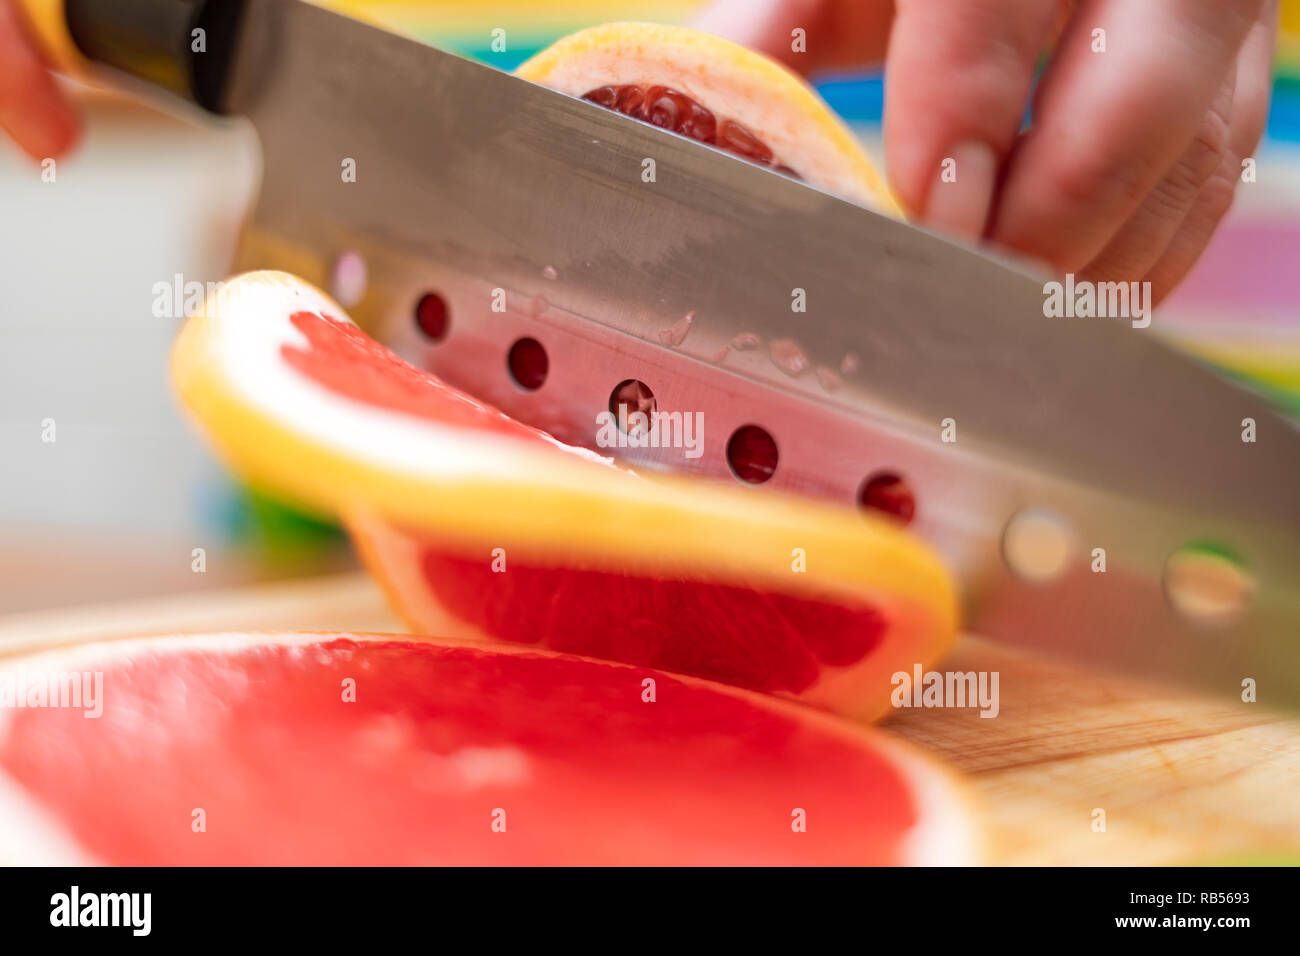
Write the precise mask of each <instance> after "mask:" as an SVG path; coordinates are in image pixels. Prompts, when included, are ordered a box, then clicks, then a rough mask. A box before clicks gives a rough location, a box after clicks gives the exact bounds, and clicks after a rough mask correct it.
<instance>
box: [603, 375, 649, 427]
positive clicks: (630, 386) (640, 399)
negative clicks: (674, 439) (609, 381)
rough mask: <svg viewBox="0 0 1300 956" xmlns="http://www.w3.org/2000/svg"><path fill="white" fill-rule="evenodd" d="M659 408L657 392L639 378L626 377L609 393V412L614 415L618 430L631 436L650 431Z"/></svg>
mask: <svg viewBox="0 0 1300 956" xmlns="http://www.w3.org/2000/svg"><path fill="white" fill-rule="evenodd" d="M657 409H658V402H657V401H656V400H655V393H654V392H652V391H651V390H650V386H649V385H647V384H646V383H645V382H642V381H639V380H638V379H635V378H628V379H624V380H623V381H621V382H619V383H618V384H617V385H616V386H614V391H612V392H610V393H609V413H610V414H611V415H613V416H614V421H615V422H616V423H617V424H618V430H619V431H621V432H623V433H624V434H625V435H628V436H630V437H633V438H636V437H639V436H641V435H642V434H645V433H647V432H649V430H650V426H651V425H652V424H653V421H654V415H655V411H656V410H657Z"/></svg>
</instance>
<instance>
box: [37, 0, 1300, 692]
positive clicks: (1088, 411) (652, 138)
mask: <svg viewBox="0 0 1300 956" xmlns="http://www.w3.org/2000/svg"><path fill="white" fill-rule="evenodd" d="M24 5H25V7H26V8H27V10H28V12H29V14H31V15H32V19H33V22H35V23H37V24H38V25H39V27H40V29H41V33H42V36H43V37H44V38H45V40H46V43H47V45H48V46H49V48H50V49H51V50H52V51H61V53H60V54H59V55H60V56H61V57H62V61H63V62H65V63H66V62H69V60H70V59H72V58H74V57H79V58H85V59H89V60H93V61H97V62H98V63H100V64H103V65H107V66H109V67H111V68H114V69H116V70H118V71H124V72H126V73H129V74H132V75H134V76H136V77H139V78H143V79H146V80H148V81H149V82H151V83H152V84H154V85H157V86H160V87H162V88H164V89H166V90H169V91H171V92H172V93H173V94H176V95H179V96H182V97H184V98H186V99H188V100H190V101H192V102H194V103H197V104H198V105H199V106H201V107H203V108H204V109H207V110H209V111H213V112H217V113H223V114H234V115H239V116H242V117H245V118H246V119H247V120H248V121H251V123H252V125H253V127H254V128H255V130H256V132H257V135H258V137H259V139H260V141H261V147H262V153H263V171H262V182H261V188H260V192H259V196H258V199H257V201H256V203H255V207H254V209H253V210H252V213H251V216H250V217H249V220H248V222H247V225H246V227H245V229H244V233H243V236H242V239H241V242H240V248H239V251H238V254H237V263H236V265H237V267H238V268H240V269H243V268H283V269H286V270H288V271H292V272H296V273H298V274H300V275H302V276H303V277H304V278H307V279H309V280H310V281H313V282H316V283H317V284H320V285H322V286H323V287H326V288H331V287H333V288H335V289H336V291H338V290H339V287H340V283H341V282H342V280H341V275H342V274H343V272H344V271H346V270H345V267H346V268H347V269H350V270H351V271H352V273H353V280H352V282H353V284H355V271H356V268H357V266H358V264H363V265H364V272H365V275H366V278H367V282H366V286H365V290H364V292H360V291H359V290H354V293H355V294H352V295H351V296H350V297H351V298H352V299H354V300H358V301H355V302H354V304H353V307H352V313H353V315H354V316H355V317H356V318H357V319H358V321H359V322H360V323H361V324H362V325H363V326H366V327H367V328H369V329H370V331H372V333H374V334H376V335H377V336H378V337H380V338H381V339H382V340H384V341H385V342H387V343H388V344H390V345H391V346H392V347H394V348H395V349H396V350H397V351H398V352H399V353H401V354H402V355H403V356H404V357H406V358H407V359H409V360H410V361H412V362H414V363H416V364H418V365H421V366H423V367H426V368H429V369H431V370H433V371H434V372H436V373H437V374H438V375H440V376H441V377H443V378H444V379H446V380H447V381H449V382H451V383H452V384H453V385H456V386H458V387H461V388H463V389H465V390H467V391H469V392H471V393H473V394H475V395H476V396H478V397H480V398H482V399H485V400H487V401H490V402H492V403H494V404H496V405H497V406H499V407H500V408H502V409H503V410H505V411H506V412H508V413H510V414H511V415H513V416H515V417H516V418H519V419H521V420H523V421H525V422H528V423H530V424H534V425H537V426H540V427H543V428H546V429H548V430H550V431H551V432H552V433H553V434H555V435H556V436H557V437H559V438H561V439H563V440H565V441H569V442H573V443H577V444H584V445H591V444H593V441H594V435H595V432H596V422H597V418H596V416H597V414H598V413H599V412H601V411H604V410H606V409H608V408H610V407H611V403H612V401H613V400H614V396H615V395H616V393H617V390H618V389H619V387H620V385H622V384H624V383H627V382H629V381H630V382H635V383H639V385H640V387H642V388H644V389H645V390H647V391H651V392H653V395H654V399H655V401H656V403H657V407H658V409H659V410H660V411H671V410H681V411H690V412H702V413H703V416H704V421H705V422H706V424H707V435H706V443H705V452H704V454H703V455H701V456H700V457H699V458H697V459H687V458H684V457H683V456H682V455H681V454H680V450H678V451H674V450H672V449H655V448H644V449H626V450H624V452H623V457H625V458H626V459H628V460H629V461H632V462H634V463H635V464H637V465H638V466H639V467H644V468H654V467H663V468H674V469H677V470H688V471H696V472H699V473H701V474H704V475H708V476H711V477H713V478H716V479H719V480H728V481H735V480H736V479H735V478H734V477H733V475H732V462H731V461H730V460H729V458H728V446H729V444H730V442H729V441H728V438H729V436H731V435H733V434H734V433H735V432H736V430H737V429H739V428H741V427H744V426H747V425H757V426H759V427H760V428H761V429H763V430H764V431H765V432H766V433H767V434H768V435H769V436H770V437H771V438H772V439H773V440H774V443H775V447H776V449H777V451H778V458H777V462H776V466H775V468H774V470H773V472H772V475H771V479H770V480H769V481H766V482H765V483H764V484H763V485H762V486H761V488H756V489H753V493H764V492H765V491H766V490H768V489H775V490H779V491H785V492H793V493H800V494H811V495H815V496H818V497H821V498H826V499H829V500H832V501H837V502H842V503H843V504H845V505H846V506H852V505H854V504H855V503H856V502H857V500H858V497H859V494H860V492H861V489H862V488H863V484H864V481H868V480H869V479H870V478H871V477H872V476H878V475H881V474H884V475H887V476H889V477H890V478H891V479H892V478H898V479H900V480H901V481H903V482H905V483H906V487H907V488H908V489H909V490H910V492H911V494H912V495H913V496H914V500H915V509H916V517H915V521H914V522H913V527H914V529H915V530H916V531H917V532H919V533H920V534H921V535H923V536H924V537H926V538H927V539H929V540H930V541H931V542H932V543H933V544H934V545H935V546H937V547H938V548H939V550H940V551H942V553H943V554H944V555H945V556H946V558H947V560H948V562H949V564H950V566H951V567H952V568H953V569H954V570H955V571H956V573H957V574H958V575H959V577H960V579H961V580H962V583H963V593H964V604H965V612H966V623H967V626H968V628H969V629H970V630H971V631H973V632H975V633H979V634H982V635H986V636H989V637H993V638H996V639H999V640H1002V641H1005V642H1008V643H1011V644H1014V645H1019V646H1022V647H1026V648H1030V649H1034V650H1041V651H1046V652H1050V653H1054V654H1058V655H1063V656H1065V657H1068V658H1071V659H1074V660H1078V661H1081V662H1084V663H1087V664H1091V665H1100V666H1103V667H1108V668H1113V669H1117V670H1119V671H1122V672H1124V673H1128V674H1131V675H1136V676H1139V677H1143V678H1152V679H1158V680H1165V681H1174V682H1178V683H1182V684H1187V685H1194V686H1198V687H1203V688H1208V689H1211V690H1214V691H1217V692H1219V693H1221V694H1231V695H1234V696H1241V697H1243V699H1246V697H1248V696H1250V695H1246V694H1245V693H1244V691H1243V688H1246V687H1250V688H1253V691H1252V693H1253V695H1254V696H1255V697H1256V698H1257V699H1258V700H1259V701H1260V702H1262V703H1265V704H1268V705H1283V706H1290V707H1300V646H1298V645H1300V587H1298V583H1300V432H1298V431H1297V429H1296V427H1295V425H1294V424H1293V423H1291V422H1290V421H1289V420H1287V419H1286V418H1284V417H1283V416H1281V415H1280V414H1278V413H1277V412H1275V411H1274V410H1273V409H1272V408H1271V407H1270V406H1269V405H1267V404H1266V403H1265V402H1264V401H1263V400H1262V399H1261V398H1259V397H1258V396H1256V395H1255V394H1253V393H1252V392H1249V391H1247V390H1245V389H1243V388H1241V387H1239V386H1237V385H1235V384H1232V383H1229V382H1228V381H1226V380H1224V379H1222V378H1220V377H1219V376H1218V375H1216V374H1215V373H1214V372H1213V371H1211V370H1210V369H1209V368H1207V367H1205V366H1202V365H1200V364H1197V363H1196V362H1194V361H1192V360H1191V359H1189V358H1187V357H1184V356H1183V355H1181V354H1179V353H1177V352H1175V351H1174V350H1172V349H1171V348H1169V347H1167V346H1166V345H1164V344H1163V343H1162V342H1161V341H1160V339H1159V338H1158V337H1157V335H1156V334H1153V332H1152V330H1151V329H1138V328H1134V327H1132V326H1131V325H1130V324H1128V323H1122V322H1117V321H1115V320H1109V319H1096V318H1093V319H1080V318H1075V319H1062V318H1049V317H1048V316H1047V315H1046V314H1045V313H1046V310H1045V308H1044V301H1045V288H1046V287H1045V277H1044V276H1042V275H1038V274H1035V273H1034V272H1033V270H1032V269H1030V268H1028V267H1026V266H1025V265H1023V264H1020V263H1015V262H1011V261H1008V260H1005V259H1001V258H999V257H997V256H994V255H992V254H988V253H986V252H983V251H978V250H974V249H971V248H967V247H965V246H963V245H960V244H958V243H955V242H952V241H949V240H947V239H945V238H942V237H940V236H937V235H934V234H931V233H929V232H927V231H925V230H923V229H920V228H916V227H914V226H910V225H907V224H904V223H901V222H898V221H895V220H893V219H891V218H889V217H886V216H882V215H878V214H876V213H874V212H872V211H870V210H867V209H864V208H861V207H859V206H856V205H853V204H852V203H849V202H847V201H844V200H843V199H840V198H838V197H836V196H833V195H830V194H828V193H826V192H824V191H821V190H818V189H816V188H813V187H811V186H809V185H807V184H804V183H802V182H798V181H794V180H792V179H789V178H786V177H783V176H781V175H778V174H776V173H773V172H771V171H769V170H765V169H762V168H759V167H757V166H754V165H751V164H748V163H745V162H743V161H741V160H739V159H736V158H734V157H731V156H728V155H726V154H723V153H720V152H718V151H716V150H714V149H712V148H710V147H707V146H704V145H701V144H699V143H696V142H693V141H690V140H687V139H684V138H682V137H679V136H676V135H674V134H671V133H668V132H665V131H663V130H659V129H656V128H652V127H649V126H646V125H643V124H640V123H638V122H636V121H634V120H631V119H629V118H627V117H624V116H621V115H618V114H616V113H613V112H610V111H606V110H603V109H601V108H599V107H596V106H593V105H592V104H589V103H586V102H583V101H581V100H578V99H575V98H572V97H569V96H565V95H561V94H559V93H556V92H553V91H550V90H547V89H543V88H541V87H538V86H536V85H533V84H530V83H528V82H525V81H523V80H521V79H518V78H516V77H513V76H510V75H507V74H505V73H502V72H500V71H498V70H495V69H492V68H490V67H488V66H484V65H481V64H477V63H474V62H471V61H468V60H465V59H463V58H460V57H457V56H454V55H451V54H448V53H445V52H442V51H439V50H437V49H433V48H431V47H428V46H426V45H423V44H421V43H418V42H415V41H413V40H410V39H406V38H403V37H400V36H397V35H395V34H392V33H389V32H386V31H384V30H381V29H377V28H374V27H371V26H368V25H365V24H363V23H360V22H358V21H356V20H353V19H350V18H347V17H344V16H340V15H338V14H335V13H331V12H329V11H327V10H324V9H320V8H318V7H314V6H311V5H308V4H305V3H301V2H296V0H113V2H108V0H66V2H65V3H59V2H57V0H24ZM195 30H202V31H203V36H204V38H205V43H204V45H203V46H204V49H203V51H202V52H195V51H194V42H193V40H194V37H195V36H196V35H197V34H195V33H194V31H195ZM646 158H653V159H654V160H655V164H656V170H657V175H656V177H655V181H654V182H652V183H646V182H643V181H642V176H641V171H642V168H643V166H642V163H643V160H644V159H646ZM349 163H350V164H351V168H352V170H353V171H354V174H355V175H354V181H346V179H345V177H344V176H342V175H341V169H342V168H343V167H345V166H346V165H348V164H349ZM796 289H801V290H803V292H804V299H805V302H806V312H803V313H794V312H792V310H791V297H792V292H793V290H796ZM428 296H432V297H433V300H434V301H436V302H438V303H440V304H441V305H442V306H443V307H444V308H445V313H444V312H440V314H445V316H446V318H447V323H448V324H447V327H446V330H445V334H441V333H440V334H438V335H436V336H433V337H431V336H429V335H427V334H425V333H423V332H422V331H421V328H420V323H419V322H418V321H417V318H418V311H419V303H420V302H421V301H429V300H428V299H426V297H428ZM502 304H504V311H496V310H495V309H494V306H496V307H497V308H500V307H501V306H502ZM687 315H691V316H693V319H692V320H690V321H686V320H685V317H686V316H687ZM683 323H685V324H683ZM1154 325H1155V327H1158V325H1159V317H1158V316H1157V317H1156V321H1155V323H1154ZM525 338H527V339H533V340H534V341H535V342H537V343H539V344H540V345H541V347H542V348H543V349H544V350H545V352H546V354H547V357H548V359H549V371H548V374H547V377H546V380H545V383H544V385H543V386H542V387H540V388H536V389H531V390H530V389H524V388H521V387H520V386H519V384H518V383H517V382H516V381H515V380H514V379H512V377H511V375H510V373H509V370H508V367H507V355H508V354H509V352H510V350H511V346H512V345H513V343H516V342H518V341H519V340H521V339H525ZM755 343H757V344H758V345H759V347H757V348H748V349H745V348H740V347H738V346H739V345H740V344H746V345H749V344H755ZM773 343H778V344H779V349H778V348H777V347H775V346H774V345H773ZM1248 436H1249V437H1253V439H1254V440H1253V441H1248V440H1244V439H1245V438H1247V437H1248Z"/></svg>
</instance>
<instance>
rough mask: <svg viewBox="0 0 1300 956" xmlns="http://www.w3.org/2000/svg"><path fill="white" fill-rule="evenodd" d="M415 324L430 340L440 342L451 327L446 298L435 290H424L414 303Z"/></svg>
mask: <svg viewBox="0 0 1300 956" xmlns="http://www.w3.org/2000/svg"><path fill="white" fill-rule="evenodd" d="M415 324H416V326H417V327H418V328H419V330H420V331H421V332H423V333H424V337H425V338H427V339H428V340H429V341H430V342H441V341H442V340H443V339H445V338H446V337H447V330H448V329H449V328H450V327H451V315H450V314H449V312H448V310H447V300H446V299H444V298H443V297H442V296H440V295H438V293H436V292H426V293H425V294H424V295H422V296H420V301H419V302H417V303H415Z"/></svg>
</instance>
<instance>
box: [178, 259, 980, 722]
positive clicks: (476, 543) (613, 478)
mask: <svg viewBox="0 0 1300 956" xmlns="http://www.w3.org/2000/svg"><path fill="white" fill-rule="evenodd" d="M173 373H174V378H175V382H176V385H177V387H178V389H179V391H180V394H181V396H182V399H183V401H184V402H185V404H186V405H188V406H189V408H190V409H191V410H192V412H193V413H194V415H195V417H196V418H197V419H198V421H199V423H200V425H201V426H202V428H203V429H204V430H205V431H206V432H207V434H208V435H209V436H210V437H211V439H212V440H213V442H214V443H215V444H216V446H217V448H218V450H219V451H220V452H221V453H222V454H223V455H224V457H225V458H226V459H227V461H228V462H229V463H230V464H231V465H232V466H233V467H234V469H235V470H236V471H237V472H238V473H240V474H241V475H243V476H244V477H246V478H247V479H248V480H250V481H251V482H252V483H253V484H255V485H259V486H262V487H264V488H265V489H267V490H269V491H272V492H274V493H276V494H278V495H280V496H284V497H288V498H289V499H291V500H293V501H295V502H297V503H299V504H302V505H306V506H308V507H309V508H315V509H317V510H319V511H322V512H325V513H329V514H335V515H341V516H342V517H343V518H344V519H345V521H346V522H347V523H348V524H349V525H350V526H351V528H352V529H353V531H354V532H355V534H356V537H357V540H358V543H359V544H360V546H361V551H362V553H363V556H364V557H365V558H366V560H367V562H368V563H369V565H370V567H371V568H372V570H373V571H374V572H375V573H376V574H377V576H378V577H379V579H380V581H381V582H382V583H383V584H384V585H385V587H386V589H387V591H388V593H389V596H390V598H391V599H392V602H393V604H394V605H395V607H396V609H397V610H398V612H399V613H401V614H402V615H403V616H404V618H405V619H406V620H407V622H408V623H409V624H410V626H411V628H412V629H413V630H414V631H416V632H417V633H425V634H438V635H441V636H448V637H465V638H506V639H510V640H515V641H523V642H528V643H536V644H542V645H547V646H551V647H554V648H556V649H559V650H568V651H575V652H581V653H584V654H588V655H591V656H598V657H604V658H608V659H611V660H619V661H626V662H629V663H633V664H641V665H647V666H654V667H659V668H662V669H665V670H674V671H679V672H682V673H689V674H692V675H695V676H702V677H709V678H712V679H716V680H722V681H725V682H727V683H732V684H737V685H740V686H744V687H749V688H751V689H755V690H762V691H769V692H776V693H785V694H788V695H792V696H796V697H799V698H800V699H802V700H805V701H808V702H810V703H814V704H816V705H819V706H822V707H825V708H828V709H830V710H834V711H838V712H841V713H846V714H849V715H852V716H855V717H858V718H861V719H871V718H874V717H876V716H878V715H879V714H881V713H883V712H884V711H885V710H886V709H887V708H888V706H889V696H890V690H891V683H890V681H891V677H892V675H893V674H895V673H897V672H898V671H907V672H911V670H912V668H913V666H914V665H915V664H918V663H919V664H921V665H923V666H927V665H928V664H930V663H932V662H933V661H934V660H936V659H937V658H938V657H939V656H940V655H941V654H942V652H943V651H944V650H945V649H946V648H947V647H948V645H949V643H950V642H951V640H952V638H953V635H954V632H955V629H956V621H957V612H956V599H955V595H954V591H953V587H952V583H951V581H950V579H949V577H948V574H947V573H946V571H945V569H944V568H943V566H942V564H941V563H940V561H939V560H938V558H937V557H936V556H935V555H934V554H933V553H932V552H931V551H930V550H929V549H928V547H927V546H926V545H924V544H923V543H922V542H921V541H919V540H918V539H916V538H913V537H911V536H910V535H908V534H907V533H906V532H905V531H904V530H902V528H900V527H899V526H897V525H896V524H894V523H893V522H892V521H891V520H890V519H888V518H871V517H863V516H860V515H858V514H855V513H853V512H851V511H848V510H846V509H841V508H837V507H833V506H830V505H827V504H824V503H821V502H814V501H811V500H805V499H801V498H793V497H786V496H781V495H777V494H770V493H764V494H754V493H747V492H746V491H745V490H743V489H741V488H738V487H732V486H730V485H725V484H716V483H712V482H702V481H699V480H691V479H686V478H673V477H655V478H654V479H649V478H643V477H640V476H638V475H636V474H633V473H632V472H629V471H627V470H624V469H622V468H619V467H618V466H616V465H615V463H614V462H613V461H612V460H610V459H607V458H602V457H600V456H598V455H596V454H595V453H593V452H591V451H588V450H585V449H581V448H576V447H572V446H568V445H564V444H562V443H560V442H558V441H556V440H555V439H553V438H552V437H550V436H548V435H546V434H544V433H543V432H540V431H537V430H536V429H533V428H530V427H527V426H525V425H523V424H521V423H519V422H516V421H514V420H512V419H510V418H508V417H506V416H505V415H503V414H502V413H500V412H498V411H496V410H494V409H491V408H488V407H485V406H484V405H482V404H480V403H478V402H476V401H474V400H473V399H472V398H470V397H469V396H467V395H465V394H463V393H461V392H459V391H457V390H455V389H453V388H450V387H449V386H448V385H446V384H445V383H444V382H442V381H441V380H440V379H438V378H436V377H435V376H433V375H430V374H429V373H427V372H424V371H421V370H419V369H416V368H414V367H412V366H410V365H408V364H406V363H405V362H403V361H402V360H401V359H400V358H398V357H397V356H396V355H394V354H393V353H392V352H390V351H389V350H387V349H386V348H384V347H383V346H381V345H379V344H378V343H376V342H374V341H373V340H371V339H369V338H368V337H367V336H366V335H365V334H364V333H363V332H362V331H361V330H360V329H358V328H357V327H356V326H355V325H353V324H352V323H351V322H350V321H349V320H348V319H347V317H346V316H345V314H344V313H343V311H342V309H340V308H339V306H338V305H337V304H336V303H334V302H332V301H331V300H329V299H328V298H327V297H326V296H325V295H323V294H322V293H321V292H319V291H318V290H316V289H314V288H312V287H311V286H309V285H307V284H306V283H303V282H302V281H300V280H297V279H295V278H293V277H291V276H288V275H286V274H284V273H265V272H262V273H249V274H247V275H244V276H241V277H239V278H237V279H234V280H232V281H231V282H230V283H228V284H227V285H226V286H225V287H224V288H223V289H222V290H220V291H218V292H217V293H214V294H213V295H212V296H210V297H209V299H208V300H207V302H206V303H205V306H204V308H203V309H202V310H201V311H200V312H199V313H197V314H195V315H194V316H193V317H192V318H191V319H190V320H189V321H188V322H187V323H186V325H185V327H184V329H183V330H182V332H181V335H180V337H179V339H178V340H177V344H176V348H175V351H174V354H173Z"/></svg>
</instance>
